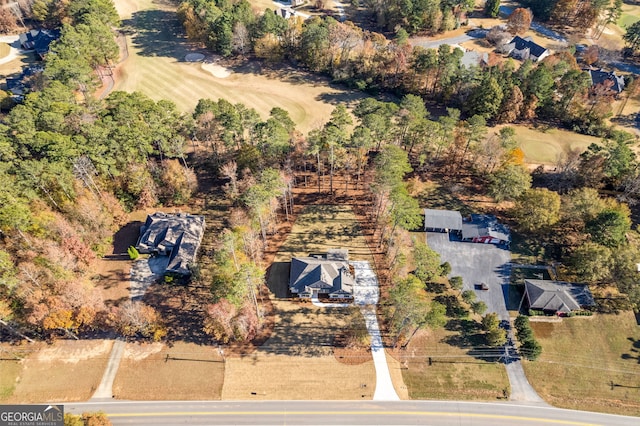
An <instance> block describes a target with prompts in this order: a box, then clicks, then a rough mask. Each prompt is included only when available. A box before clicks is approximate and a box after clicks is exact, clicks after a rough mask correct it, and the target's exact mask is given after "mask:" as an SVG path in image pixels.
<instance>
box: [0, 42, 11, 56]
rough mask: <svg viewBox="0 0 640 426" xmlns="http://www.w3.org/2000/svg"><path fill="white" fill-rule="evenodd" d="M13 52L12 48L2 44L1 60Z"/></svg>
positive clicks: (0, 49) (0, 47)
mask: <svg viewBox="0 0 640 426" xmlns="http://www.w3.org/2000/svg"><path fill="white" fill-rule="evenodd" d="M9 52H11V47H10V46H9V45H8V44H7V43H0V59H2V58H4V57H5V56H7V55H8V54H9Z"/></svg>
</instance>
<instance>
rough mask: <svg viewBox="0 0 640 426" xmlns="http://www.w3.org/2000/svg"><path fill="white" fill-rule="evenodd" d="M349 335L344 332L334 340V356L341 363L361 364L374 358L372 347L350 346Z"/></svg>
mask: <svg viewBox="0 0 640 426" xmlns="http://www.w3.org/2000/svg"><path fill="white" fill-rule="evenodd" d="M346 344H347V337H346V336H345V334H344V333H341V334H339V335H337V336H336V338H335V339H334V341H333V356H335V358H336V360H337V361H338V362H339V363H342V364H347V365H359V364H362V363H365V362H367V361H371V360H373V357H372V356H371V347H348V346H347V345H346Z"/></svg>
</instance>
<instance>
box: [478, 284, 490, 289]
mask: <svg viewBox="0 0 640 426" xmlns="http://www.w3.org/2000/svg"><path fill="white" fill-rule="evenodd" d="M476 288H477V289H478V290H489V286H488V285H487V284H486V283H480V284H476Z"/></svg>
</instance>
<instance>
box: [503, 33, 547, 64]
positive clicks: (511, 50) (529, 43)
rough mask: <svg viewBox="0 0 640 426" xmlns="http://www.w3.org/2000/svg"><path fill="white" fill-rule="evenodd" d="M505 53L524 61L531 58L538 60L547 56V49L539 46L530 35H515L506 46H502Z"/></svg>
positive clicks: (534, 60)
mask: <svg viewBox="0 0 640 426" xmlns="http://www.w3.org/2000/svg"><path fill="white" fill-rule="evenodd" d="M503 50H504V51H505V53H507V54H508V55H509V56H511V57H512V58H515V59H520V60H522V61H526V60H527V59H531V60H532V61H533V62H538V61H541V60H543V59H544V58H546V57H547V56H549V54H550V52H549V50H548V49H546V48H544V47H542V46H540V45H539V44H537V43H536V42H534V41H533V39H532V38H531V37H525V38H522V37H520V36H515V37H514V38H513V39H512V40H511V41H510V42H509V43H508V44H507V45H506V46H504V47H503Z"/></svg>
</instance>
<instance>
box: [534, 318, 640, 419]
mask: <svg viewBox="0 0 640 426" xmlns="http://www.w3.org/2000/svg"><path fill="white" fill-rule="evenodd" d="M531 325H532V327H533V330H534V333H535V336H536V339H537V340H538V341H539V342H540V344H541V345H542V348H543V350H542V355H541V357H540V359H539V360H538V361H535V362H526V361H525V362H524V368H525V371H526V373H527V378H528V379H529V382H530V383H531V384H532V385H533V387H534V388H535V389H536V391H537V392H538V393H539V394H540V396H541V397H542V398H544V399H545V400H546V401H547V402H549V403H551V404H553V405H555V406H558V407H564V408H572V409H580V410H592V411H602V412H608V413H616V414H629V415H635V416H639V415H640V326H638V324H637V323H636V320H635V316H634V315H633V313H632V312H624V313H622V314H619V315H594V316H593V317H575V318H566V319H563V320H562V322H559V323H549V322H533V321H532V322H531ZM612 383H613V387H612V386H611V384H612Z"/></svg>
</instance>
